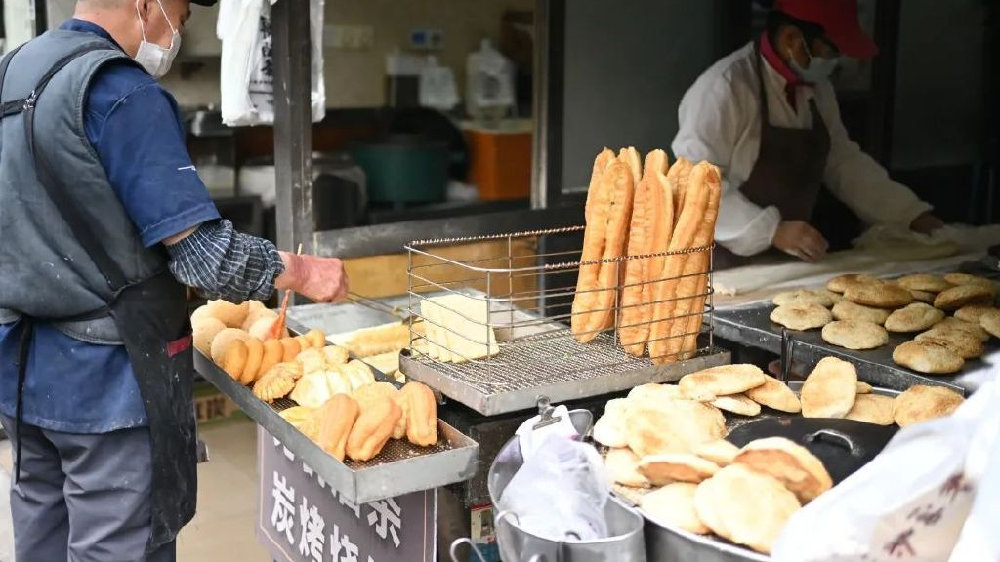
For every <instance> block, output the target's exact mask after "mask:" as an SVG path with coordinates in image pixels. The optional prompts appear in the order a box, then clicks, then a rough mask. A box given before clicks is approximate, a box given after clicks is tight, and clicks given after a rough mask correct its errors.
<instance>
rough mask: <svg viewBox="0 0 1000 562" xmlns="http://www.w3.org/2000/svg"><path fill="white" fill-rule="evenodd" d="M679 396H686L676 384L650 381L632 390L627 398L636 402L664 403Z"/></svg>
mask: <svg viewBox="0 0 1000 562" xmlns="http://www.w3.org/2000/svg"><path fill="white" fill-rule="evenodd" d="M678 398H684V395H683V394H681V390H680V388H678V386H677V385H676V384H659V383H655V382H648V383H645V384H640V385H639V386H637V387H635V388H633V389H632V390H630V391H629V393H628V398H627V399H628V401H629V402H635V403H639V402H642V403H646V404H662V403H664V402H667V401H668V400H675V399H678Z"/></svg>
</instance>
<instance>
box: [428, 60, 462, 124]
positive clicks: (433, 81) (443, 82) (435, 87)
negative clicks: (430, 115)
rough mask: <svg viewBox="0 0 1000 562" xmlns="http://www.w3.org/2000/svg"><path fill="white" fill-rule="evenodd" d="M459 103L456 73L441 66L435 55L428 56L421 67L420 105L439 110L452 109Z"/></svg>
mask: <svg viewBox="0 0 1000 562" xmlns="http://www.w3.org/2000/svg"><path fill="white" fill-rule="evenodd" d="M457 104H458V87H457V86H456V85H455V74H454V73H453V72H452V71H451V69H450V68H448V67H447V66H441V65H439V64H438V61H437V59H436V58H434V57H428V59H427V63H426V65H425V66H424V67H423V68H422V69H420V105H422V106H424V107H431V108H434V109H437V110H438V111H451V109H452V108H454V107H455V105H457Z"/></svg>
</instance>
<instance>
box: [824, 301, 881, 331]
mask: <svg viewBox="0 0 1000 562" xmlns="http://www.w3.org/2000/svg"><path fill="white" fill-rule="evenodd" d="M891 313H892V311H891V310H886V309H884V308H875V307H873V306H865V305H863V304H858V303H854V302H851V301H848V300H845V301H840V302H838V303H837V304H835V305H833V318H834V320H863V321H865V322H874V323H875V324H879V325H882V324H885V321H886V319H888V318H889V315H890V314H891Z"/></svg>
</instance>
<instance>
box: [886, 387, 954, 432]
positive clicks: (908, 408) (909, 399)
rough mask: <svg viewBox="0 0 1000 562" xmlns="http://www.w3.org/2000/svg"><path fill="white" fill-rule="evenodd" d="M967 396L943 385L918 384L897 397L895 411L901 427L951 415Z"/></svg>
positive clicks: (897, 421)
mask: <svg viewBox="0 0 1000 562" xmlns="http://www.w3.org/2000/svg"><path fill="white" fill-rule="evenodd" d="M963 402H965V398H963V397H962V395H961V394H959V393H957V392H955V391H954V390H951V389H950V388H945V387H943V386H930V385H924V384H916V385H913V386H911V387H910V388H909V389H907V390H906V391H904V392H902V393H901V394H900V395H899V396H897V397H896V400H895V404H894V406H893V413H894V416H895V420H896V423H897V424H899V426H900V427H906V426H908V425H911V424H914V423H919V422H922V421H928V420H933V419H937V418H942V417H945V416H948V415H950V414H951V413H952V412H954V411H955V410H957V409H958V407H959V406H961V405H962V403H963Z"/></svg>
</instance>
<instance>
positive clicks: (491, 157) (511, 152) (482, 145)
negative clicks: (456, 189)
mask: <svg viewBox="0 0 1000 562" xmlns="http://www.w3.org/2000/svg"><path fill="white" fill-rule="evenodd" d="M465 136H466V138H467V139H468V141H469V151H470V153H471V159H472V163H471V165H470V167H469V178H468V181H469V183H472V184H475V185H476V186H478V187H479V198H480V199H482V200H484V201H497V200H501V199H527V198H528V197H529V195H530V193H531V126H530V122H528V123H527V124H526V125H523V126H518V127H516V128H514V129H512V130H509V131H508V130H506V129H504V130H490V129H475V128H467V129H466V130H465Z"/></svg>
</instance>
